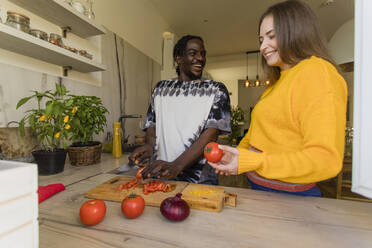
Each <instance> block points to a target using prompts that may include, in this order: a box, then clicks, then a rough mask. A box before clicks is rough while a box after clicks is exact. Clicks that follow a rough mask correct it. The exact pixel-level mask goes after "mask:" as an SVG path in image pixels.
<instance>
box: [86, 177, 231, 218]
mask: <svg viewBox="0 0 372 248" xmlns="http://www.w3.org/2000/svg"><path fill="white" fill-rule="evenodd" d="M132 179H133V177H125V176H116V177H114V178H112V179H110V180H108V181H107V182H105V183H103V184H101V185H98V186H97V187H95V188H93V189H91V190H89V191H88V192H86V193H85V196H86V197H88V198H93V199H100V200H106V201H116V202H121V201H122V200H123V199H124V198H125V197H127V196H128V195H130V194H131V193H135V194H137V195H140V196H142V197H143V199H144V200H145V202H146V205H148V206H155V207H159V206H160V204H161V202H162V201H163V200H164V199H166V198H168V197H172V196H175V195H176V194H177V193H182V199H184V200H185V201H186V202H187V203H188V204H189V206H190V208H194V209H200V210H207V211H213V212H219V211H221V210H222V208H223V206H224V205H229V206H234V207H235V206H236V194H230V193H226V192H225V189H224V188H223V187H217V186H210V185H202V184H191V183H188V182H180V181H166V182H165V183H169V184H170V185H171V191H169V192H153V193H149V194H147V195H145V194H143V185H138V186H137V187H135V188H132V189H129V190H126V189H124V190H121V191H120V190H117V187H118V186H119V185H120V184H123V183H126V182H129V181H131V180H132Z"/></svg>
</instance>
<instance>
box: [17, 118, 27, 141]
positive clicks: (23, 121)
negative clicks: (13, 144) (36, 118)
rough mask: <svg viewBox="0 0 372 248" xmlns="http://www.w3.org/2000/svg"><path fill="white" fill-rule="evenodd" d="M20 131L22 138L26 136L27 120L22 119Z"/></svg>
mask: <svg viewBox="0 0 372 248" xmlns="http://www.w3.org/2000/svg"><path fill="white" fill-rule="evenodd" d="M18 131H19V133H20V134H21V137H24V136H25V120H24V119H22V120H21V121H20V122H19V126H18Z"/></svg>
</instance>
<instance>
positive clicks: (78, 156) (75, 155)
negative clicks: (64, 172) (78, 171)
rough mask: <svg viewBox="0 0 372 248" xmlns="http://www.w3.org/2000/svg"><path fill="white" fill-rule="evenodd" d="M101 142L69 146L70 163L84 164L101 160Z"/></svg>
mask: <svg viewBox="0 0 372 248" xmlns="http://www.w3.org/2000/svg"><path fill="white" fill-rule="evenodd" d="M101 152H102V144H101V143H99V142H97V144H96V145H93V146H70V147H69V148H68V157H69V158H70V163H71V165H75V166H86V165H91V164H96V163H98V162H100V161H101Z"/></svg>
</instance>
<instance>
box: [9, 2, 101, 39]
mask: <svg viewBox="0 0 372 248" xmlns="http://www.w3.org/2000/svg"><path fill="white" fill-rule="evenodd" d="M9 1H10V2H13V3H15V4H17V5H19V6H20V7H22V8H24V9H27V10H29V11H30V12H33V13H34V14H36V15H38V16H40V17H42V18H44V19H46V20H48V21H50V22H52V23H54V24H56V25H58V26H60V27H61V28H64V27H70V28H71V33H73V34H76V35H78V36H80V37H82V38H88V37H91V36H94V35H100V34H105V33H106V32H105V29H104V28H103V27H102V26H100V25H97V24H96V23H94V22H93V21H92V20H90V19H89V18H88V17H86V16H85V15H83V14H81V13H80V12H78V11H76V10H75V9H74V8H72V7H71V6H70V5H69V4H68V3H66V2H65V1H63V0H9ZM31 24H32V20H31Z"/></svg>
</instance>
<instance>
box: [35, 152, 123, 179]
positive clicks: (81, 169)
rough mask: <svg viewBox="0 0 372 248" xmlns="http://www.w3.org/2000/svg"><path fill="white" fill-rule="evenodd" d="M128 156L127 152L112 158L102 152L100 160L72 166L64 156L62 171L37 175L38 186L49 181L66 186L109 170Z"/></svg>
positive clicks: (120, 163)
mask: <svg viewBox="0 0 372 248" xmlns="http://www.w3.org/2000/svg"><path fill="white" fill-rule="evenodd" d="M128 156H129V154H123V156H122V157H121V158H113V157H112V155H111V153H102V155H101V162H100V163H98V164H94V165H89V166H72V165H71V164H70V161H69V160H68V158H66V164H65V169H64V171H63V172H61V173H58V174H55V175H49V176H41V175H39V186H43V185H47V184H51V183H63V184H64V185H65V186H68V185H71V184H74V183H76V182H79V181H82V180H84V179H86V178H89V177H92V176H96V175H99V174H103V173H106V172H110V171H112V170H114V169H116V168H118V167H120V166H121V165H124V164H126V163H128Z"/></svg>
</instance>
